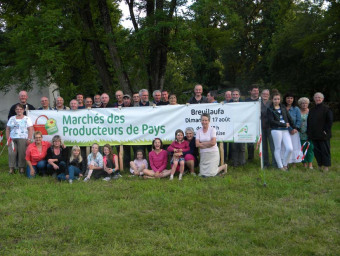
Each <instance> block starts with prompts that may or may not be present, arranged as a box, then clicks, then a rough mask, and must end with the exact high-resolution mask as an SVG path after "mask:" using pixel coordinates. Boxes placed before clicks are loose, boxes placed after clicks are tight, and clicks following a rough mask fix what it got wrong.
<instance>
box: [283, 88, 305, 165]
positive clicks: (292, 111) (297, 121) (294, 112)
mask: <svg viewBox="0 0 340 256" xmlns="http://www.w3.org/2000/svg"><path fill="white" fill-rule="evenodd" d="M283 104H284V105H285V106H286V109H287V111H288V113H289V115H290V116H291V118H292V120H293V125H294V127H295V128H292V127H288V131H289V134H290V138H291V140H292V145H293V152H292V154H291V157H290V159H289V162H288V163H289V164H293V167H295V164H296V163H299V162H301V158H299V159H298V156H299V154H300V150H301V141H300V135H299V130H300V128H301V112H300V109H299V108H298V107H297V106H296V103H295V96H294V95H293V94H292V93H286V95H285V96H284V98H283ZM283 155H284V147H282V150H281V157H283Z"/></svg>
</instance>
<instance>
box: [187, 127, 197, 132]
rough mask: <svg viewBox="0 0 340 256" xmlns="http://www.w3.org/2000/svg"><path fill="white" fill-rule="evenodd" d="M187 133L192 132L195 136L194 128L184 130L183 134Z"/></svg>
mask: <svg viewBox="0 0 340 256" xmlns="http://www.w3.org/2000/svg"><path fill="white" fill-rule="evenodd" d="M187 132H192V133H193V134H195V131H194V128H192V127H187V128H185V133H187Z"/></svg>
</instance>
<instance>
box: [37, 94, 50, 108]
mask: <svg viewBox="0 0 340 256" xmlns="http://www.w3.org/2000/svg"><path fill="white" fill-rule="evenodd" d="M40 104H41V107H40V108H38V110H52V108H51V107H50V100H49V99H48V98H47V97H45V96H43V97H41V99H40Z"/></svg>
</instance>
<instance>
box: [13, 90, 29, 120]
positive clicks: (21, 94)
mask: <svg viewBox="0 0 340 256" xmlns="http://www.w3.org/2000/svg"><path fill="white" fill-rule="evenodd" d="M27 99H28V94H27V92H26V91H21V92H19V102H18V103H20V104H22V105H23V106H24V108H25V111H24V115H26V110H35V108H34V107H33V106H32V105H31V104H29V103H27ZM18 103H15V104H14V105H13V106H12V107H11V108H10V110H9V113H8V119H10V118H11V117H12V116H15V115H16V113H15V107H16V105H17V104H18Z"/></svg>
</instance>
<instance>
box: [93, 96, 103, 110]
mask: <svg viewBox="0 0 340 256" xmlns="http://www.w3.org/2000/svg"><path fill="white" fill-rule="evenodd" d="M93 100H94V103H93V105H92V107H93V108H100V106H101V105H102V102H101V100H100V95H99V94H96V95H94V97H93Z"/></svg>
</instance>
